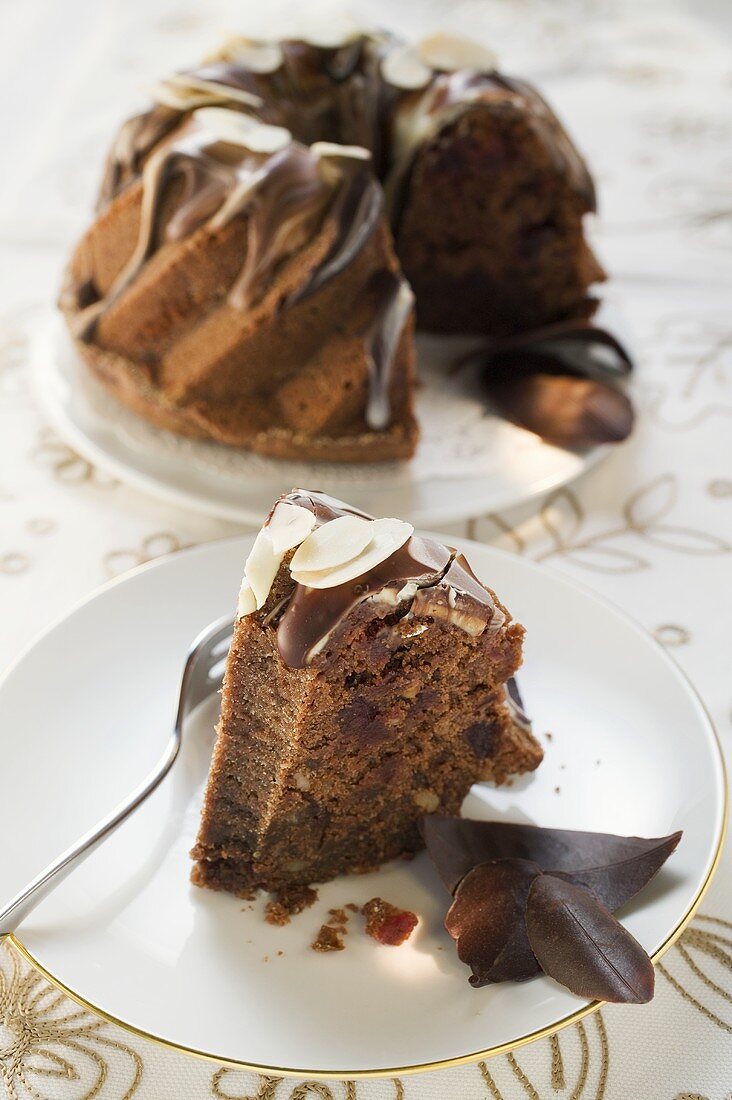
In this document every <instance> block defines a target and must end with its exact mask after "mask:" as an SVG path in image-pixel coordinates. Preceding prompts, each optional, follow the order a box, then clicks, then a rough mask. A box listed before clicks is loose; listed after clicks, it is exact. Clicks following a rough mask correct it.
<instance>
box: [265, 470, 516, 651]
mask: <svg viewBox="0 0 732 1100" xmlns="http://www.w3.org/2000/svg"><path fill="white" fill-rule="evenodd" d="M282 499H283V500H284V501H286V502H288V503H291V504H297V505H299V506H300V507H301V508H307V509H308V510H310V511H312V512H313V513H314V514H315V517H316V521H317V524H318V525H320V524H322V523H328V522H330V521H331V520H333V519H336V518H338V517H339V516H343V515H358V516H363V517H365V518H369V519H370V518H371V517H370V516H367V515H366V513H363V512H359V511H358V510H357V509H353V508H350V507H349V506H348V505H346V504H343V503H342V502H341V501H337V500H335V499H333V498H332V497H328V496H326V495H324V494H322V493H315V492H308V491H306V490H304V489H294V490H293V491H292V492H291V493H289V494H288V495H287V496H286V497H283V498H282ZM270 514H271V513H270ZM407 585H412V586H414V587H413V589H412V591H411V594H410V595H406V596H404V597H403V599H402V600H401V601H400V600H399V598H398V597H399V594H400V593H401V592H402V590H403V589H404V588H405V586H407ZM451 594H452V596H451ZM367 599H376V600H378V601H380V602H383V603H386V604H389V605H391V606H401V607H403V608H404V611H405V613H406V614H414V615H416V616H419V617H422V618H423V617H427V616H429V617H432V618H435V619H442V620H444V621H449V622H452V623H453V624H454V625H456V626H459V627H461V628H462V629H468V632H469V633H472V634H478V633H481V632H482V631H483V630H485V629H486V628H488V629H491V626H492V623H493V621H494V619H495V621H497V622H498V623H499V627H500V626H502V625H503V623H504V622H505V616H504V615H503V612H502V611H501V609H500V607H499V606H498V605H497V604H496V603H495V602H494V600H493V598H492V596H491V593H490V592H489V591H488V590H487V589H486V588H484V587H483V585H482V584H481V583H480V581H479V580H478V579H477V578H476V577H475V575H474V574H473V572H472V570H471V569H470V566H469V565H468V564H467V562H466V561H465V559H464V558H463V556H462V555H461V554H456V552H455V551H454V550H451V549H450V548H449V547H447V546H444V545H442V544H441V543H438V542H434V541H433V540H431V539H424V538H420V537H419V536H418V535H413V536H412V537H411V538H410V539H409V540H408V541H407V542H406V543H405V544H404V546H402V547H400V548H399V549H398V550H397V551H396V552H395V553H393V554H391V555H390V556H389V557H388V558H386V559H385V560H384V561H382V562H380V563H379V564H378V565H376V566H374V567H373V568H372V569H370V570H369V571H368V572H367V573H364V574H363V575H362V576H360V577H357V578H356V579H355V580H353V581H349V582H347V583H346V584H341V585H336V586H334V587H333V588H319V589H314V588H308V587H306V586H305V585H301V584H295V585H294V588H293V590H292V593H291V595H290V596H289V599H287V602H286V603H284V604H281V605H280V606H278V607H277V611H278V614H277V615H273V614H272V612H271V611H265V615H264V618H265V619H266V621H267V622H268V624H269V625H271V626H272V628H273V629H275V630H276V632H277V645H278V648H279V651H280V654H281V656H282V660H283V661H284V663H285V664H286V665H288V667H290V668H304V667H305V666H306V665H308V664H309V663H310V661H311V660H312V659H313V658H315V657H316V656H317V655H318V653H320V652H321V651H322V649H323V647H324V645H325V643H326V642H327V640H328V638H330V636H331V635H332V633H333V631H334V630H336V628H337V627H338V626H339V624H340V623H341V622H342V621H343V619H344V618H345V617H346V616H347V615H348V613H349V612H350V611H351V610H352V609H353V608H354V607H356V606H357V605H358V604H360V603H362V602H363V601H364V600H367ZM410 601H411V602H410ZM468 623H469V624H470V625H471V627H472V628H471V629H469V628H468V625H466V624H468Z"/></svg>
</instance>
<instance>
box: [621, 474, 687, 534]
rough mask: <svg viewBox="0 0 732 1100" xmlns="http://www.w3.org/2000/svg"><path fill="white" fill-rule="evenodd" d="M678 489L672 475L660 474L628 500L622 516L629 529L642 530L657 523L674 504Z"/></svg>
mask: <svg viewBox="0 0 732 1100" xmlns="http://www.w3.org/2000/svg"><path fill="white" fill-rule="evenodd" d="M677 495H678V489H677V484H676V478H675V477H674V475H673V474H662V475H661V476H660V477H657V478H656V479H655V480H654V481H651V482H650V483H649V484H648V485H644V486H643V487H642V488H641V489H638V491H637V492H635V493H633V495H632V496H631V497H629V498H628V500H627V502H626V504H625V506H624V508H623V515H624V516H625V519H626V521H627V523H628V526H629V527H634V528H636V529H637V530H643V529H644V528H645V527H647V526H648V525H649V524H651V523H657V522H658V520H660V519H662V518H663V517H664V516H665V515H667V514H668V512H670V510H671V508H673V506H674V504H675V503H676V498H677Z"/></svg>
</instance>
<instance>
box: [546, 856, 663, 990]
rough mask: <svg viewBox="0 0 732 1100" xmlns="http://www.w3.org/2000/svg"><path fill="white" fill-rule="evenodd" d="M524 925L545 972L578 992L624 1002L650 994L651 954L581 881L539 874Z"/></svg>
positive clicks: (651, 983) (651, 980)
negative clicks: (580, 884) (580, 883)
mask: <svg viewBox="0 0 732 1100" xmlns="http://www.w3.org/2000/svg"><path fill="white" fill-rule="evenodd" d="M526 930H527V933H528V938H529V943H530V944H531V949H532V950H533V952H534V954H535V956H536V958H537V960H538V961H539V964H540V965H541V967H542V969H543V970H544V972H545V973H546V974H548V975H549V976H550V977H552V978H555V979H556V981H558V982H561V984H562V985H565V986H566V987H567V989H569V990H571V991H572V993H576V994H577V995H578V996H579V997H586V998H588V999H589V1000H598V1001H617V1002H622V1003H626V1004H645V1003H646V1002H647V1001H650V1000H651V998H652V997H653V986H654V977H653V965H652V964H651V960H650V959H649V958H648V956H647V955H646V953H645V951H644V950H643V948H642V947H641V945H640V944H639V943H638V941H637V940H635V939H634V938H633V937H632V936H631V934H630V932H628V931H627V930H626V929H625V928H623V926H622V925H621V924H619V923H618V921H616V920H615V917H614V916H613V915H612V913H610V912H609V911H608V910H607V909H606V908H605V907H604V905H602V904H601V903H600V902H599V901H597V900H596V899H595V898H593V896H592V894H590V893H588V892H587V891H586V890H584V889H583V888H582V887H581V886H575V885H574V884H573V883H571V882H568V881H566V880H565V879H561V878H557V877H556V876H554V875H539V876H537V877H536V878H535V879H534V880H533V882H532V884H531V887H530V889H529V897H528V902H527V906H526Z"/></svg>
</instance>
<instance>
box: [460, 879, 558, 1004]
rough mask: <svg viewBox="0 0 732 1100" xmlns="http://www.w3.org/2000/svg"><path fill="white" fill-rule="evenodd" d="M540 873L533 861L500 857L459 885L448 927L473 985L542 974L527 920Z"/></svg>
mask: <svg viewBox="0 0 732 1100" xmlns="http://www.w3.org/2000/svg"><path fill="white" fill-rule="evenodd" d="M539 875H541V868H540V867H539V866H538V865H537V864H536V863H531V862H530V861H529V860H525V859H506V860H496V861H495V862H493V863H482V864H481V865H480V866H479V867H475V868H473V870H472V871H470V873H469V874H467V875H466V876H465V877H464V878H463V880H462V882H461V883H460V885H459V886H458V888H457V890H456V892H455V900H454V901H453V903H452V905H451V906H450V909H449V911H448V914H447V916H446V917H445V928H446V929H447V931H448V932H449V933H450V935H451V936H452V938H453V939H454V940H455V941H456V944H457V953H458V957H459V958H460V960H461V961H462V962H464V963H466V964H467V965H468V966H469V967H470V969H471V970H472V971H473V974H472V976H471V978H470V984H471V985H472V986H475V987H478V986H482V985H487V984H488V983H489V982H504V981H525V980H526V979H527V978H533V977H534V976H535V975H536V974H538V973H539V970H540V968H539V964H538V963H537V961H536V958H535V957H534V954H533V952H532V950H531V947H530V945H529V940H528V937H527V934H526V923H525V919H524V913H525V910H526V902H527V898H528V896H529V891H530V890H531V887H532V884H533V883H534V881H535V880H536V878H537V876H539Z"/></svg>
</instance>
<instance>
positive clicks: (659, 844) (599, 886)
mask: <svg viewBox="0 0 732 1100" xmlns="http://www.w3.org/2000/svg"><path fill="white" fill-rule="evenodd" d="M628 839H631V838H628ZM633 839H638V838H633ZM680 840H681V833H680V832H678V833H672V834H671V836H664V837H660V838H659V839H657V840H647V841H643V842H642V844H641V845H639V846H638V850H637V851H636V853H635V854H634V855H630V856H626V857H625V858H622V859H619V860H618V861H617V862H616V863H606V864H603V865H602V866H599V867H583V868H582V869H581V870H577V871H574V872H573V873H572V874H571V875H570V876H569V877H570V879H571V881H572V882H574V883H576V884H578V885H581V886H586V887H587V889H588V890H591V891H592V893H593V894H594V895H595V897H596V898H598V899H599V901H601V902H602V904H603V905H604V906H605V907H606V908H607V909H610V910H615V909H619V908H620V906H621V905H625V903H626V901H630V899H631V898H632V897H634V896H635V895H636V894H637V893H638V891H639V890H642V889H643V887H644V886H646V885H647V884H648V883H649V882H650V881H651V879H652V878H653V877H654V875H655V874H656V873H657V872H658V870H659V869H660V868H661V867H662V866H663V864H664V863H665V862H666V860H667V859H668V857H669V856H670V855H671V853H672V852H673V851H675V849H676V847H677V845H678V843H679V841H680ZM552 873H553V872H552ZM558 874H559V877H564V876H563V874H562V872H558Z"/></svg>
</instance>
